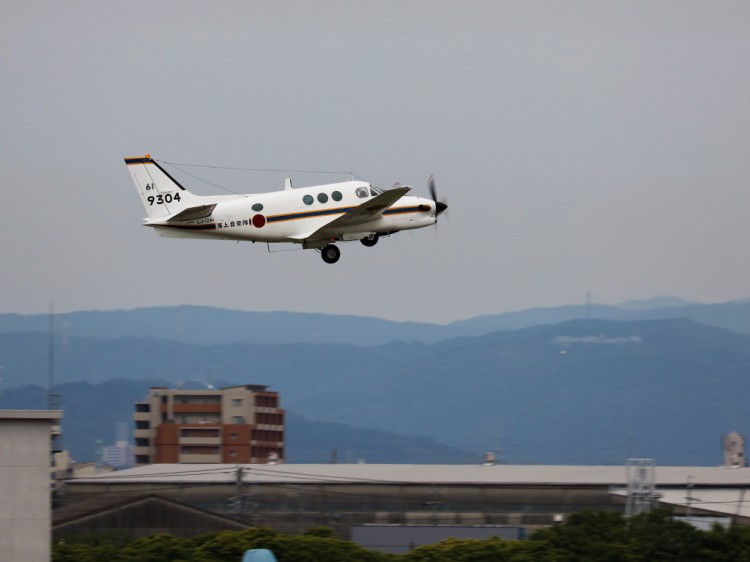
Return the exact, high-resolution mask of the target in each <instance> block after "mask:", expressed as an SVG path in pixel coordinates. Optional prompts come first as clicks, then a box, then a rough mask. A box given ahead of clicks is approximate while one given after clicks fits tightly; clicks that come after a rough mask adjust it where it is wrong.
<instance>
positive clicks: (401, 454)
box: [0, 380, 481, 464]
mask: <svg viewBox="0 0 750 562" xmlns="http://www.w3.org/2000/svg"><path fill="white" fill-rule="evenodd" d="M164 384H166V381H154V380H150V381H148V380H143V381H128V380H113V381H107V382H104V383H100V384H90V383H87V382H78V383H64V384H61V385H59V386H58V387H57V389H56V392H59V393H60V395H61V396H62V397H63V404H62V406H63V410H64V415H63V422H62V426H63V437H62V445H63V447H64V448H65V449H68V450H69V451H71V454H72V455H73V457H74V458H75V459H76V460H79V461H92V460H96V456H97V450H98V449H99V447H101V446H107V445H112V444H114V441H115V424H117V423H118V422H125V423H127V424H128V427H129V428H130V429H131V431H132V427H133V404H134V403H135V402H138V401H140V400H143V398H144V397H145V395H146V393H147V392H148V388H149V387H150V386H159V385H164ZM282 400H283V397H282ZM46 404H47V395H46V390H45V389H43V388H42V387H39V386H22V387H17V388H13V389H8V390H5V391H4V392H0V409H16V408H19V409H43V408H46ZM282 406H283V403H282ZM286 455H287V461H288V462H294V463H328V462H331V461H332V459H333V458H336V459H337V461H338V462H340V463H353V462H360V461H366V462H371V463H425V464H430V463H441V464H442V463H448V464H461V463H467V462H474V463H479V462H481V455H479V454H472V453H469V452H466V451H462V450H459V449H457V448H454V447H449V446H447V445H443V444H440V443H438V442H436V441H434V440H432V439H427V438H414V437H404V436H403V435H398V434H396V433H392V432H388V431H382V430H376V429H362V428H356V427H351V426H348V425H346V424H342V423H323V422H312V421H309V420H307V419H305V418H304V417H302V416H299V415H297V414H295V413H293V412H289V411H287V412H286Z"/></svg>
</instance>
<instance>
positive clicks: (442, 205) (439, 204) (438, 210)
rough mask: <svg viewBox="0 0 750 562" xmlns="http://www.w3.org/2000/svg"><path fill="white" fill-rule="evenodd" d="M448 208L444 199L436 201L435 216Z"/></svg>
mask: <svg viewBox="0 0 750 562" xmlns="http://www.w3.org/2000/svg"><path fill="white" fill-rule="evenodd" d="M447 208H448V205H446V204H445V203H443V202H442V201H435V216H438V215H439V214H440V213H442V212H443V211H445V210H446V209H447Z"/></svg>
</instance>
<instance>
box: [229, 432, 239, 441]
mask: <svg viewBox="0 0 750 562" xmlns="http://www.w3.org/2000/svg"><path fill="white" fill-rule="evenodd" d="M229 439H230V440H232V441H237V432H235V431H232V432H231V433H230V434H229Z"/></svg>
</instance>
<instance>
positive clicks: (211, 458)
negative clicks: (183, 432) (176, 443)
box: [179, 454, 221, 464]
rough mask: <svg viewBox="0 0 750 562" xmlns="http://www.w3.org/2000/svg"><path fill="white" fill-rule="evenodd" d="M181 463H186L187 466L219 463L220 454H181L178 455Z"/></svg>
mask: <svg viewBox="0 0 750 562" xmlns="http://www.w3.org/2000/svg"><path fill="white" fill-rule="evenodd" d="M179 462H181V463H187V464H201V463H220V462H221V454H216V455H203V454H200V455H191V454H182V455H180V460H179Z"/></svg>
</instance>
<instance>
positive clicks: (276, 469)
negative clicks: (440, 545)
mask: <svg viewBox="0 0 750 562" xmlns="http://www.w3.org/2000/svg"><path fill="white" fill-rule="evenodd" d="M239 467H241V468H242V469H243V474H242V479H243V481H244V482H247V483H252V482H257V483H353V484H362V483H371V484H388V483H395V484H444V485H447V484H471V485H477V484H492V485H513V486H522V485H529V486H541V485H550V486H560V485H582V486H585V485H591V486H615V487H621V486H625V485H626V469H625V466H554V465H429V464H428V465H413V464H412V465H409V464H276V465H272V464H245V465H236V464H151V465H145V466H139V467H136V468H131V469H127V470H120V471H117V472H110V473H106V474H99V475H94V476H87V477H85V478H75V479H73V480H70V481H69V482H70V483H72V484H76V483H79V482H80V483H127V482H139V483H156V482H170V483H201V484H208V483H229V482H235V480H236V477H237V469H238V468H239ZM688 481H690V482H691V483H692V485H693V486H696V487H700V486H712V487H713V486H724V487H738V486H739V487H743V486H748V487H750V468H724V467H699V466H658V467H656V486H657V487H658V486H671V487H675V486H683V487H684V486H685V485H686V483H687V482H688Z"/></svg>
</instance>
